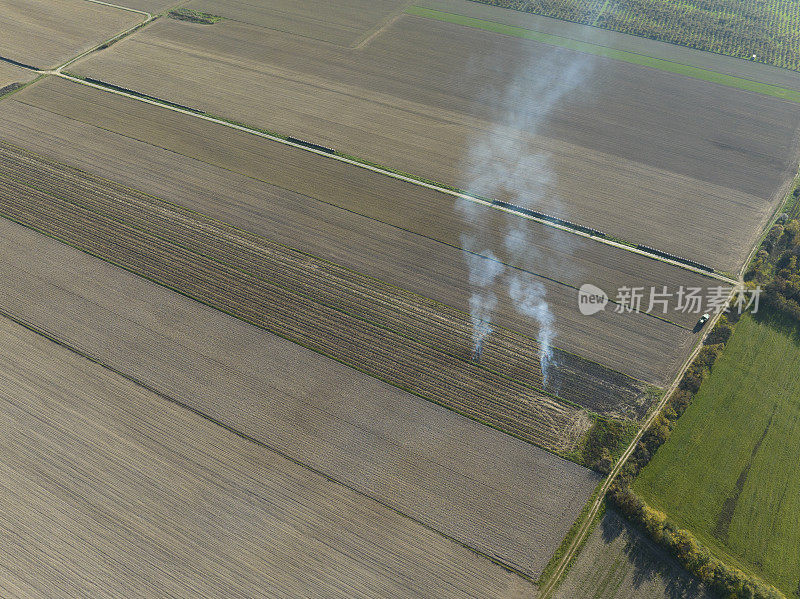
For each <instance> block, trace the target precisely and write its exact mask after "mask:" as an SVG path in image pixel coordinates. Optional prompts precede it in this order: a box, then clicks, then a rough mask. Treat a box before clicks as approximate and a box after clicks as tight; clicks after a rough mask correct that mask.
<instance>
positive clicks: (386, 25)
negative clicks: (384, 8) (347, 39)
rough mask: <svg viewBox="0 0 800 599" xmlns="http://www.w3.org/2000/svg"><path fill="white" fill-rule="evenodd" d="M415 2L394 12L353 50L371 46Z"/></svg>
mask: <svg viewBox="0 0 800 599" xmlns="http://www.w3.org/2000/svg"><path fill="white" fill-rule="evenodd" d="M413 1H414V0H406V1H405V2H404V3H403V4H402V5H401V6H399V7H398V8H397V9H395V10H394V12H392V13H391V14H390V15H389V17H388V18H386V19H385V20H384V21H383V22H381V23H378V26H377V27H375V28H373V29H372V31H368V32H367V34H366V35H365V36H364V37H362V38H361V39H360V40H359V41H357V42H356V43H355V44H353V45H352V46H351V47H352V49H353V50H361V49H362V48H363V47H364V46H366V45H367V44H369V43H370V42H371V41H372V40H374V39H375V38H376V37H378V36H379V35H380V34H381V33H383V32H384V31H386V30H387V29H389V28H390V27H391V26H392V25H394V24H395V23H396V22H397V19H399V18H400V17H402V16H403V15H404V14H405V12H406V10H408V7H409V6H410V5H411V3H412V2H413Z"/></svg>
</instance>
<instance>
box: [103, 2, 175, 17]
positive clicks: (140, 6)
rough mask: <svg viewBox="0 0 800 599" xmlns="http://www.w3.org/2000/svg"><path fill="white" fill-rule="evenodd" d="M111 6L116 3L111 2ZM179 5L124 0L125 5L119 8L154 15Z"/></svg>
mask: <svg viewBox="0 0 800 599" xmlns="http://www.w3.org/2000/svg"><path fill="white" fill-rule="evenodd" d="M111 4H117V2H112V3H111ZM180 4H181V2H175V0H125V3H124V4H121V6H125V7H126V8H133V9H135V10H143V11H145V12H149V13H150V14H153V15H155V14H158V13H161V12H164V11H166V10H167V9H168V8H175V7H177V6H179V5H180Z"/></svg>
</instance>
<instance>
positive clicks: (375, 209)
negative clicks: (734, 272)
mask: <svg viewBox="0 0 800 599" xmlns="http://www.w3.org/2000/svg"><path fill="white" fill-rule="evenodd" d="M23 102H24V103H23ZM59 114H62V115H64V116H67V117H69V119H70V120H66V119H65V118H63V117H61V116H56V115H59ZM81 121H83V122H85V123H87V124H82V122H81ZM0 122H4V123H5V125H4V126H5V129H4V136H5V137H6V139H8V140H9V141H12V142H14V143H17V144H19V145H21V146H23V147H29V148H31V149H33V150H35V151H37V152H40V153H43V154H45V155H47V156H52V157H53V158H55V159H57V160H59V161H62V162H65V163H67V164H71V165H73V166H77V167H79V168H84V169H85V170H87V171H89V172H93V173H96V174H99V175H101V176H104V177H107V178H110V179H113V180H117V181H120V182H123V183H125V184H127V185H130V186H132V187H135V188H138V189H141V190H142V191H145V192H147V193H151V194H153V195H157V196H159V197H162V198H164V199H167V200H170V201H174V202H177V203H179V204H181V205H184V206H186V207H189V208H192V209H196V210H199V211H201V212H203V213H205V214H208V215H209V216H212V217H215V218H219V219H220V220H224V221H226V222H229V223H231V224H234V225H237V226H240V227H242V228H244V229H247V230H249V231H252V232H254V233H258V234H261V235H264V236H265V237H268V238H270V239H274V240H275V241H279V242H282V243H286V244H287V245H290V246H292V247H296V248H299V249H301V250H304V251H308V252H311V253H313V254H316V255H318V256H320V257H323V258H326V259H330V260H333V261H334V262H336V263H338V264H342V265H344V266H348V267H351V268H353V269H355V270H358V271H359V272H363V273H366V274H369V275H372V276H377V277H379V278H381V279H383V280H385V281H387V282H389V283H392V284H395V285H398V286H400V287H403V288H405V289H409V290H411V291H414V292H417V293H420V294H422V295H424V296H426V297H430V298H432V299H434V300H437V301H441V302H443V303H446V304H449V305H451V306H453V307H455V308H457V309H460V310H466V309H468V301H469V294H470V290H469V286H468V274H467V270H466V263H465V259H464V255H463V252H462V251H461V250H459V249H458V248H457V247H454V246H456V244H458V243H460V241H459V236H460V231H461V230H462V228H463V224H462V223H461V222H460V221H459V217H458V216H457V215H455V213H454V211H453V210H452V206H453V200H452V198H449V197H447V196H443V195H441V194H438V193H436V192H431V191H428V190H424V189H422V188H418V187H414V186H411V185H408V184H404V183H402V182H397V181H394V180H392V179H389V178H386V177H382V176H379V175H374V174H372V173H369V172H367V171H364V170H362V169H358V168H355V167H351V166H349V165H344V164H341V163H336V162H334V161H332V160H330V159H327V158H321V157H316V156H314V155H311V154H309V153H308V152H304V151H302V150H295V149H292V148H287V147H286V146H282V145H280V144H276V143H273V142H267V141H265V140H262V139H259V138H256V137H254V136H251V135H247V134H243V133H239V132H236V131H232V130H230V129H227V128H224V127H221V126H218V125H214V124H211V123H206V122H203V121H200V120H198V119H195V118H192V117H189V116H184V115H179V114H176V113H172V112H169V111H167V110H164V109H161V108H157V107H152V106H147V105H144V104H142V103H139V102H135V101H132V100H127V99H125V98H120V97H118V96H113V95H111V94H107V93H103V92H98V91H96V90H92V89H88V88H85V87H83V86H79V85H76V84H72V83H69V82H64V81H60V80H55V79H50V80H47V81H43V82H41V84H37V85H36V86H34V87H32V88H28V89H26V90H23V91H22V92H20V93H18V94H15V96H13V97H12V98H10V99H9V100H8V101H6V102H3V103H2V104H1V105H0ZM95 125H100V126H102V127H103V129H100V128H98V127H96V126H95ZM109 129H110V130H111V131H116V132H119V133H120V134H122V135H118V134H114V133H110V132H109V131H108V130H109ZM123 135H124V137H123ZM131 138H133V139H131ZM136 139H138V140H143V142H144V143H142V142H138V141H134V140H136ZM209 140H213V143H210V142H209ZM161 148H168V149H169V150H171V151H164V150H162V149H161ZM311 173H313V176H312V175H311ZM396 198H402V204H398V200H397V199H396ZM412 207H413V208H412ZM489 218H491V219H493V220H489V221H487V229H489V230H491V229H492V227H496V230H498V231H500V232H502V231H503V230H504V227H505V223H504V221H503V219H504V218H505V217H502V216H500V215H498V214H495V213H494V211H493V212H492V213H491V214H489ZM532 226H534V225H532ZM535 226H536V227H539V225H535ZM498 234H500V233H498ZM554 235H555V237H553V236H554ZM535 240H536V241H537V242H538V244H539V245H537V246H536V252H537V254H536V256H537V257H538V258H537V264H536V266H537V267H540V268H541V270H540V271H539V272H537V275H538V276H534V279H533V280H538V281H539V282H541V283H542V284H543V285H545V287H546V289H547V298H548V301H549V302H550V303H551V306H552V309H553V311H554V312H555V314H556V316H557V319H558V321H557V322H558V337H557V341H556V345H557V346H558V347H560V348H562V349H565V350H567V351H572V352H575V353H578V354H579V355H582V356H583V357H586V358H588V359H591V360H594V361H597V362H600V363H602V364H604V365H606V366H609V367H611V368H614V369H616V370H619V371H621V372H625V373H627V374H630V375H632V376H635V377H637V378H641V379H643V380H647V381H649V382H652V383H656V384H658V383H664V382H665V381H666V380H668V378H669V377H670V375H671V373H672V372H674V371H675V370H676V369H677V368H678V366H679V365H680V363H681V362H682V360H683V356H684V355H685V352H686V351H688V348H689V347H690V345H691V343H692V340H693V339H694V336H693V335H692V334H691V332H690V330H687V328H683V327H691V326H692V325H693V323H694V320H695V319H696V315H681V314H679V313H671V314H670V315H669V316H670V317H673V318H677V319H679V322H680V323H681V324H682V327H679V326H676V325H673V324H670V323H666V322H663V321H661V320H657V319H656V318H653V317H648V316H643V315H632V314H623V315H619V314H614V313H612V312H611V311H610V310H609V311H606V312H602V313H600V314H597V315H595V316H593V317H591V318H588V317H585V316H582V315H581V314H580V313H579V311H578V310H577V290H576V289H577V287H578V286H580V285H581V284H582V283H584V282H587V281H589V282H593V283H595V284H597V285H599V286H600V287H601V288H604V289H606V290H607V291H608V293H609V294H611V295H612V297H613V295H614V294H615V292H616V289H617V287H619V286H620V285H631V284H639V285H642V286H647V287H649V286H661V285H668V286H669V287H670V288H675V287H677V286H679V285H692V286H694V285H698V286H706V285H708V284H709V282H710V281H709V280H708V279H705V278H704V277H700V276H699V275H693V274H691V273H687V272H686V271H682V270H680V269H677V268H673V267H667V266H665V265H663V264H661V263H659V262H656V261H653V260H648V259H646V258H642V257H638V256H634V255H632V254H629V253H628V252H624V251H620V250H616V249H614V248H609V247H607V246H603V245H601V244H597V243H587V244H581V243H578V244H576V241H577V238H575V237H574V236H571V235H567V234H557V233H555V232H554V231H552V230H550V229H545V228H544V227H542V232H541V234H537V235H536V236H535ZM519 274H520V276H521V277H529V276H531V275H528V274H526V273H524V272H521V273H519ZM565 283H566V284H565ZM711 284H712V285H716V282H714V283H711ZM498 296H499V297H500V298H501V301H500V304H499V306H498V322H499V323H500V324H502V325H505V326H508V327H509V328H512V329H514V330H517V331H520V332H522V333H524V334H528V335H531V336H535V334H536V328H535V325H534V324H532V321H531V319H530V318H527V317H524V316H522V315H520V314H518V313H517V312H516V310H515V309H514V307H513V306H512V305H511V302H510V301H509V300H508V299H507V294H506V293H505V292H504V290H503V289H502V288H498Z"/></svg>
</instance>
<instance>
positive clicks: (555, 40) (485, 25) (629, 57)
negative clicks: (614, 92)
mask: <svg viewBox="0 0 800 599" xmlns="http://www.w3.org/2000/svg"><path fill="white" fill-rule="evenodd" d="M406 14H409V15H414V16H417V17H424V18H426V19H433V20H436V21H444V22H447V23H454V24H456V25H464V26H466V27H474V28H475V29H483V30H484V31H492V32H494V33H500V34H502V35H510V36H513V37H520V38H523V39H529V40H533V41H536V42H541V43H544V44H550V45H551V46H559V47H561V48H567V49H569V50H576V51H578V52H584V53H586V54H594V55H596V56H603V57H605V58H613V59H614V60H621V61H623V62H629V63H632V64H638V65H641V66H645V67H650V68H653V69H658V70H660V71H666V72H668V73H676V74H678V75H686V76H687V77H692V78H694V79H700V80H702V81H709V82H711V83H718V84H720V85H725V86H727V87H733V88H736V89H742V90H746V91H750V92H756V93H759V94H765V95H768V96H773V97H775V98H781V99H782V100H789V101H791V102H800V91H795V90H793V89H786V88H784V87H779V86H777V85H770V84H768V83H761V82H760V81H753V80H751V79H744V78H743V77H735V76H734V75H726V74H724V73H718V72H716V71H710V70H708V69H702V68H700V67H693V66H690V65H687V64H681V63H679V62H672V61H670V60H664V59H663V58H655V57H654V56H646V55H644V54H637V53H636V52H628V51H627V50H616V49H614V48H609V47H607V46H601V45H598V44H592V43H590V42H583V41H580V40H574V39H571V38H568V37H561V36H558V35H552V34H549V33H542V32H540V31H534V30H532V29H523V28H522V27H514V26H512V25H504V24H502V23H496V22H494V21H485V20H483V19H475V18H473V17H467V16H464V15H457V14H453V13H448V12H442V11H439V10H433V9H430V8H422V7H420V6H411V7H409V8H408V9H407V10H406Z"/></svg>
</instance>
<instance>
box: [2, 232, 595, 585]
mask: <svg viewBox="0 0 800 599" xmlns="http://www.w3.org/2000/svg"><path fill="white" fill-rule="evenodd" d="M0 231H2V235H0V240H2V241H0V244H2V251H3V256H4V260H3V261H1V262H0V269H1V271H2V276H3V277H4V278H5V280H6V281H7V284H8V293H4V294H3V297H2V299H1V300H0V308H2V310H3V311H6V312H8V313H11V314H14V315H15V316H16V317H18V318H21V319H23V320H24V321H27V322H30V323H32V324H35V325H36V326H37V327H38V328H40V329H44V330H46V331H48V334H49V335H51V336H53V337H56V338H58V339H59V340H62V341H63V342H65V343H67V344H69V345H70V346H72V347H76V348H78V349H80V350H81V351H82V352H85V353H86V354H87V355H89V356H91V357H92V358H93V359H96V360H98V361H100V362H102V363H104V364H107V365H108V366H110V367H112V368H114V369H116V370H118V371H120V372H123V373H125V374H127V375H128V376H131V377H133V378H135V379H136V380H138V381H140V382H142V383H144V384H146V385H148V386H149V387H150V388H152V389H154V390H156V391H158V392H160V393H163V394H165V395H167V396H169V397H172V398H174V399H176V400H178V401H180V402H183V403H184V404H186V405H188V406H190V407H191V408H192V409H196V410H198V411H200V412H201V413H203V414H206V415H208V416H209V417H211V418H213V419H215V420H216V421H218V422H222V423H224V424H225V425H227V426H230V427H232V428H234V429H236V430H238V431H241V432H242V433H244V434H247V435H249V436H250V437H252V438H254V439H257V440H259V441H262V442H264V443H266V444H267V445H269V446H270V447H271V448H274V449H275V450H277V451H280V452H281V453H283V454H285V455H288V456H290V457H291V458H293V459H296V460H299V461H300V462H302V463H304V464H307V465H308V466H310V467H313V468H314V469H316V470H318V471H320V472H322V473H323V474H324V475H326V476H329V477H332V478H333V479H335V480H337V481H340V482H342V483H344V484H346V485H347V486H348V487H351V488H354V489H356V490H358V491H360V492H362V493H365V494H366V495H369V496H370V497H373V498H375V499H377V500H378V501H380V502H381V503H384V504H386V505H388V506H389V507H391V508H393V509H396V510H398V511H400V512H402V513H404V514H408V515H409V516H412V517H413V518H414V519H416V520H418V521H421V522H423V523H425V524H426V525H428V526H430V527H431V528H434V529H435V530H437V531H440V532H442V533H444V534H446V535H448V536H450V537H452V538H455V539H457V540H458V541H460V542H462V543H465V544H467V545H468V546H470V547H473V548H475V549H478V550H480V551H482V552H484V553H486V554H489V555H493V556H495V557H497V559H500V560H502V561H503V562H505V563H508V564H512V565H514V566H515V567H516V568H518V569H519V570H521V571H523V572H529V573H530V574H531V575H532V576H534V577H535V576H536V575H537V574H538V573H539V572H540V571H541V569H542V568H543V567H544V565H545V563H546V562H547V561H548V559H549V558H550V556H551V555H552V553H553V551H554V550H555V549H556V547H557V546H558V545H559V543H560V542H561V539H562V538H563V536H564V535H565V534H566V531H567V529H568V528H569V527H570V525H571V524H572V522H573V521H574V519H575V518H576V517H577V515H578V513H579V512H580V511H581V509H582V507H583V505H584V503H585V502H586V500H587V499H588V497H589V495H590V494H591V493H592V491H593V489H594V487H595V486H596V485H597V483H598V482H599V476H597V475H596V474H594V473H592V472H590V471H588V470H586V469H585V468H581V467H580V466H577V465H575V464H573V463H571V462H567V461H566V460H563V459H561V458H558V457H557V456H555V455H553V454H550V453H548V452H546V451H544V450H542V449H539V448H537V447H535V446H533V445H530V444H527V443H524V442H522V441H519V440H517V439H514V438H512V437H510V436H508V435H504V434H502V433H500V432H498V431H495V430H493V429H491V428H489V427H486V426H483V425H480V424H478V423H476V422H474V421H472V420H469V419H467V418H464V417H463V416H460V415H458V414H456V413H454V412H452V411H449V410H446V409H444V408H441V407H439V406H437V405H435V404H433V403H430V402H427V401H424V400H422V399H420V398H418V397H415V396H413V395H410V394H408V393H405V392H403V391H400V390H398V389H396V388H395V387H392V386H390V385H388V384H386V383H382V382H380V381H378V380H376V379H374V378H372V377H370V376H367V375H365V374H362V373H360V372H358V371H355V370H353V369H351V368H348V367H346V366H344V365H342V364H339V363H337V362H335V361H333V360H330V359H328V358H325V357H323V356H321V355H319V354H318V353H316V352H312V351H310V350H307V349H305V348H302V347H300V346H299V345H297V344H295V343H291V342H289V341H286V340H284V339H282V338H280V337H277V336H275V335H272V334H271V333H268V332H266V331H264V330H261V329H258V328H256V327H253V326H251V325H248V324H246V323H244V322H242V321H240V320H238V319H235V318H233V317H231V316H228V315H225V314H222V313H220V312H218V311H216V310H213V309H211V308H208V307H207V306H204V305H202V304H198V303H197V302H194V301H192V300H190V299H188V298H186V297H184V296H181V295H179V294H176V293H174V292H171V291H169V290H167V289H165V288H163V287H160V286H158V285H154V284H153V283H150V282H148V281H145V280H144V279H141V278H140V277H137V276H135V275H133V274H131V273H128V272H126V271H124V270H122V269H120V268H117V267H114V266H111V265H109V264H107V263H105V262H103V261H101V260H98V259H96V258H93V257H91V256H89V255H87V254H84V253H82V252H80V251H78V250H75V249H73V248H69V247H68V246H65V245H63V244H61V243H59V242H57V241H55V240H53V239H50V238H47V237H45V236H42V235H40V234H38V233H35V232H34V231H31V230H29V229H26V228H24V227H22V226H20V225H17V224H14V223H11V222H10V221H6V220H4V219H3V220H0Z"/></svg>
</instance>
